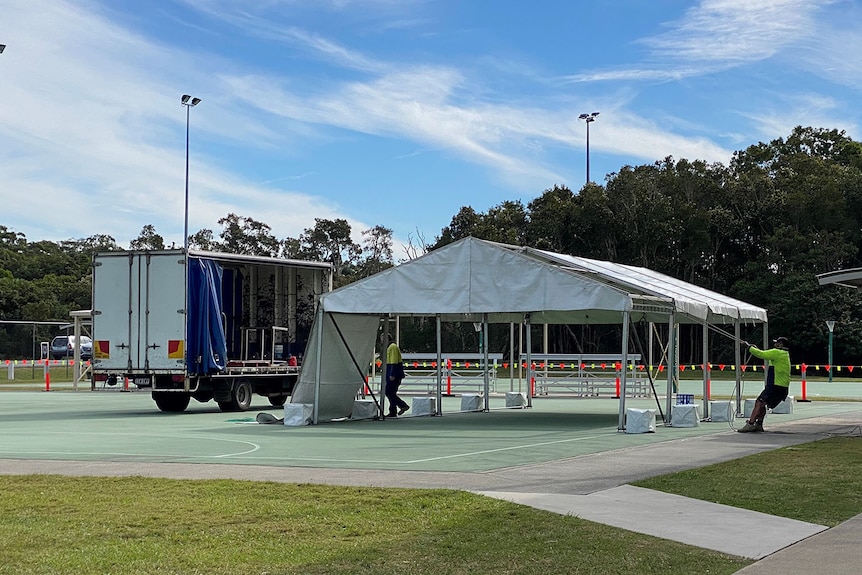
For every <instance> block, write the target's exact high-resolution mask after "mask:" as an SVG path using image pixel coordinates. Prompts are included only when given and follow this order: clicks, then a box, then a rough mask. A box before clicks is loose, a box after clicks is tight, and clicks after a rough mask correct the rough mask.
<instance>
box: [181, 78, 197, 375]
mask: <svg viewBox="0 0 862 575" xmlns="http://www.w3.org/2000/svg"><path fill="white" fill-rule="evenodd" d="M181 102H182V105H183V106H185V108H186V208H185V224H184V225H183V260H184V261H185V264H186V265H185V268H186V273H185V274H184V278H183V291H184V292H185V293H184V294H183V297H184V302H185V303H184V305H183V308H184V309H183V360H185V363H186V374H188V371H189V358H188V348H187V347H186V346H187V345H188V342H189V112H190V111H191V109H192V108H193V107H195V106H197V105H198V104H200V103H201V99H200V98H193V97H192V96H189V95H188V94H183V97H182V100H181ZM185 379H186V382H185V387H186V388H187V386H188V375H186V378H185Z"/></svg>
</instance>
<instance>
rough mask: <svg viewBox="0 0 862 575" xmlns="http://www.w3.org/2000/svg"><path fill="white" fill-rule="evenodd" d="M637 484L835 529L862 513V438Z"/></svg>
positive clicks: (771, 453)
mask: <svg viewBox="0 0 862 575" xmlns="http://www.w3.org/2000/svg"><path fill="white" fill-rule="evenodd" d="M635 485H637V486H639V487H646V488H649V489H657V490H659V491H665V492H668V493H676V494H677V495H684V496H686V497H693V498H695V499H702V500H704V501H712V502H714V503H721V504H724V505H731V506H734V507H742V508H744V509H750V510H752V511H760V512H762V513H770V514H772V515H780V516H782V517H788V518H791V519H797V520H799V521H807V522H809V523H817V524H819V525H826V526H829V527H832V526H835V525H837V524H839V523H841V522H842V521H846V520H847V519H850V518H851V517H854V516H856V515H858V514H859V513H862V437H860V436H852V437H833V438H830V439H825V440H822V441H816V442H813V443H806V444H802V445H797V446H794V447H785V448H783V449H778V450H775V451H768V452H765V453H761V454H758V455H751V456H749V457H745V458H742V459H737V460H734V461H727V462H724V463H717V464H715V465H710V466H708V467H701V468H698V469H691V470H688V471H683V472H680V473H675V474H672V475H663V476H659V477H653V478H650V479H646V480H643V481H639V482H637V483H635Z"/></svg>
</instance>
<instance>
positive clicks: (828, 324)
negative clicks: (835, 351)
mask: <svg viewBox="0 0 862 575" xmlns="http://www.w3.org/2000/svg"><path fill="white" fill-rule="evenodd" d="M826 327H828V328H829V383H832V372H833V371H835V366H833V365H832V331H833V330H834V329H835V322H834V321H832V320H831V319H830V320H826Z"/></svg>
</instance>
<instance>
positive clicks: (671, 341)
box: [665, 313, 679, 425]
mask: <svg viewBox="0 0 862 575" xmlns="http://www.w3.org/2000/svg"><path fill="white" fill-rule="evenodd" d="M676 337H677V333H676V315H675V314H674V313H671V314H670V319H669V320H668V329H667V397H665V409H666V411H667V414H668V418H667V421H666V422H665V423H666V424H669V425H672V424H673V417H672V412H671V401H672V399H673V384H674V374H675V371H674V370H678V369H679V368H678V366H677V363H676V362H677V357H676Z"/></svg>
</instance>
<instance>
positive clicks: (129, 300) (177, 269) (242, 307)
mask: <svg viewBox="0 0 862 575" xmlns="http://www.w3.org/2000/svg"><path fill="white" fill-rule="evenodd" d="M187 270H188V273H186V271H187ZM331 289H332V266H331V265H330V264H328V263H326V262H309V261H300V260H286V259H278V258H270V257H259V256H247V255H237V254H227V253H218V252H206V251H195V250H190V251H189V252H188V253H186V251H185V250H183V249H178V250H177V249H171V250H158V251H142V250H133V251H112V252H101V253H98V254H96V255H95V256H94V257H93V307H92V309H93V360H92V366H93V379H92V385H93V387H94V388H95V387H96V386H97V385H98V384H99V383H101V384H102V385H105V384H111V385H113V384H117V383H120V382H122V383H123V384H124V385H125V386H129V385H134V386H137V388H140V389H150V390H151V393H152V397H153V400H154V401H155V403H156V405H157V406H158V408H159V409H160V410H162V411H168V412H181V411H185V409H186V408H187V407H188V405H189V402H190V400H191V399H192V398H194V399H195V400H197V401H200V402H207V401H210V400H215V401H216V402H217V403H218V405H219V408H220V409H221V410H222V411H245V410H247V409H249V407H251V402H252V398H253V396H254V395H255V394H257V395H260V396H264V397H266V398H268V399H269V403H270V404H271V405H273V406H281V405H284V403H285V402H286V401H287V398H288V397H289V396H290V394H291V392H292V390H293V386H294V384H295V383H296V380H297V378H298V375H299V369H300V364H301V358H302V355H303V353H304V350H305V342H306V341H307V339H308V333H309V331H310V329H311V324H312V321H313V318H314V311H315V309H316V307H317V303H318V299H319V297H320V295H321V294H323V293H325V292H327V291H330V290H331Z"/></svg>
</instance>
